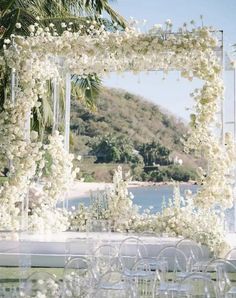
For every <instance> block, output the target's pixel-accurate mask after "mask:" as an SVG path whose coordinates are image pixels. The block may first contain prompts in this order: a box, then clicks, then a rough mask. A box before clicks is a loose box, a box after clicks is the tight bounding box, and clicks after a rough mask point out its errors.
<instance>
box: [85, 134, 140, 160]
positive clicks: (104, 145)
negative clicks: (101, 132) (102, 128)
mask: <svg viewBox="0 0 236 298" xmlns="http://www.w3.org/2000/svg"><path fill="white" fill-rule="evenodd" d="M91 147H92V150H91V152H90V153H91V154H93V155H95V156H96V162H105V163H110V162H117V163H128V162H131V163H139V162H141V161H142V159H141V157H140V156H138V154H137V153H136V152H135V151H134V148H133V146H132V143H131V142H130V141H129V140H128V139H127V138H125V137H124V136H112V135H108V136H103V137H99V138H98V139H97V140H96V141H94V142H92V144H91Z"/></svg>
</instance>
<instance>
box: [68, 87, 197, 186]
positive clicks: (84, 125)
mask: <svg viewBox="0 0 236 298" xmlns="http://www.w3.org/2000/svg"><path fill="white" fill-rule="evenodd" d="M71 130H72V136H73V138H72V139H73V141H72V150H73V151H74V152H75V153H76V154H80V155H82V156H84V158H83V161H82V165H81V168H82V174H83V175H84V176H85V177H86V179H88V180H93V179H95V180H101V179H102V180H109V177H110V175H109V177H107V174H106V175H105V176H104V175H103V174H102V173H100V174H99V175H97V171H98V169H101V168H104V169H105V168H106V167H104V163H105V164H108V163H109V171H111V168H112V166H111V165H112V164H113V165H114V167H115V166H116V165H117V163H122V164H126V166H129V168H130V169H131V170H132V171H133V175H134V178H135V179H138V180H151V181H166V180H171V179H174V180H180V181H183V180H184V181H188V180H189V179H194V177H195V173H194V171H193V169H194V168H195V166H196V161H195V160H194V158H193V156H188V155H186V154H185V153H184V152H183V144H182V141H181V139H183V137H184V135H185V134H186V133H187V127H186V125H185V124H184V123H183V122H182V121H181V120H180V119H177V118H176V117H175V116H173V115H170V114H168V113H167V112H164V111H163V110H162V109H161V108H160V107H159V106H157V105H155V104H153V103H150V102H148V101H146V100H144V99H143V98H141V97H139V96H137V95H134V94H131V93H129V92H126V91H124V90H118V89H108V88H103V90H102V91H101V93H100V94H99V96H98V99H97V110H96V111H95V112H91V111H89V110H88V109H86V108H85V107H84V106H83V105H82V104H81V103H79V102H78V101H76V100H74V101H73V103H72V113H71ZM176 156H177V157H178V158H177V159H176ZM176 160H177V161H178V160H182V161H183V164H182V165H181V164H178V162H177V164H176ZM94 164H96V166H94ZM99 165H100V167H99Z"/></svg>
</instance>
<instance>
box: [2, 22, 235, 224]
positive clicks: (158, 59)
mask: <svg viewBox="0 0 236 298" xmlns="http://www.w3.org/2000/svg"><path fill="white" fill-rule="evenodd" d="M30 29H31V32H32V33H31V36H30V37H27V38H24V37H20V36H16V37H14V39H13V40H12V42H11V44H10V45H7V46H6V49H5V56H4V57H3V58H2V59H1V64H2V65H5V66H6V67H10V68H11V69H12V70H13V74H14V73H16V74H17V77H18V84H17V86H15V90H14V96H9V98H6V101H5V105H4V110H3V111H2V112H1V115H0V138H1V140H2V143H1V147H0V148H1V154H2V155H4V156H5V157H6V158H7V159H8V160H11V161H12V162H11V168H10V175H9V178H8V181H7V182H6V183H5V184H4V185H3V187H2V189H1V192H0V202H1V205H0V216H1V222H0V226H1V228H6V227H14V229H19V227H20V225H21V224H22V223H21V222H20V220H19V218H20V216H19V214H20V212H21V211H20V210H19V207H17V204H16V203H17V202H23V201H24V200H25V197H27V193H28V190H29V187H30V186H31V185H32V184H33V183H34V178H35V176H38V177H42V174H43V169H44V167H45V159H44V156H45V154H49V155H50V156H51V157H52V165H51V167H52V168H53V170H52V171H51V175H50V176H49V177H47V179H45V180H44V185H43V189H42V192H41V194H40V196H39V198H40V199H39V201H38V202H36V204H35V206H34V208H33V209H32V210H31V214H30V216H29V226H30V228H31V229H37V228H38V227H40V226H45V225H48V226H49V229H51V228H52V227H53V226H57V227H58V229H61V230H63V229H65V228H66V225H67V223H66V221H65V220H64V219H63V218H64V217H63V214H62V213H59V211H57V210H56V208H55V205H56V202H57V201H58V199H59V197H60V195H61V194H62V193H63V192H65V191H66V190H67V189H68V188H69V187H70V183H71V182H72V180H73V179H74V177H75V175H76V170H73V165H72V160H73V156H72V155H70V154H69V153H68V152H67V150H66V149H65V146H64V145H63V137H62V136H60V135H59V133H58V132H55V133H54V134H53V135H52V136H50V137H49V141H48V143H47V144H46V145H43V144H42V142H40V141H39V139H38V137H37V134H36V133H35V132H31V134H30V136H29V135H27V133H26V132H25V131H26V126H27V125H26V123H27V122H28V121H29V115H31V112H32V108H33V107H38V105H39V102H38V99H39V97H41V98H43V97H44V96H45V94H46V91H47V88H46V83H47V81H48V80H53V79H55V78H60V77H61V73H60V70H59V68H60V67H58V66H60V63H61V61H63V65H64V66H63V67H64V68H65V69H66V72H67V73H68V74H77V75H81V76H86V75H87V74H90V73H96V74H99V75H104V74H106V73H108V72H111V71H116V72H124V71H126V70H131V71H133V72H135V73H136V72H140V71H144V70H157V69H162V70H163V71H164V72H165V73H167V72H168V71H169V70H171V69H176V70H179V71H180V72H181V76H182V77H185V78H187V79H189V80H191V79H192V78H193V77H196V78H199V79H201V80H202V81H203V82H204V83H203V86H202V88H200V89H198V90H194V91H193V93H192V96H193V98H194V100H195V106H194V109H195V112H194V114H192V116H191V131H190V135H189V138H188V141H187V142H186V144H185V146H186V150H187V151H188V150H195V152H197V153H199V154H201V155H202V156H204V158H205V159H206V160H207V162H208V165H209V166H208V168H209V171H208V173H206V172H205V171H204V170H203V169H199V171H198V172H199V183H200V184H201V185H202V187H201V188H200V190H199V192H198V193H197V195H196V197H195V198H194V200H195V203H196V205H197V206H198V207H199V208H200V209H201V210H204V209H209V208H211V207H212V206H214V205H215V204H218V205H219V206H221V207H222V209H224V208H229V207H231V206H232V202H233V193H232V179H230V177H231V174H232V169H233V161H234V160H235V150H234V144H233V141H232V139H231V137H230V135H229V134H226V135H225V142H224V143H225V144H223V145H222V142H221V140H220V139H219V138H218V137H217V136H216V135H214V127H215V124H216V122H217V112H218V111H219V105H220V102H221V100H222V98H223V90H224V86H223V82H222V78H221V71H222V70H221V65H220V63H219V59H218V58H217V56H216V54H215V51H214V48H215V47H216V46H217V39H216V38H215V36H214V34H213V33H212V32H211V31H210V29H209V28H206V27H201V28H198V29H194V30H193V31H191V32H188V31H182V32H181V33H179V34H171V33H170V32H165V31H163V30H161V29H160V28H158V27H156V28H155V27H154V28H153V29H152V30H150V32H149V33H146V34H142V33H140V32H138V31H136V30H135V29H133V28H127V29H126V30H125V31H124V32H118V31H117V32H107V31H105V30H104V28H102V27H100V28H99V29H97V26H96V24H93V23H91V26H90V29H89V34H88V35H86V36H84V35H81V32H80V31H78V32H72V31H71V30H70V28H69V27H68V28H67V30H65V31H64V33H63V34H62V35H61V36H57V34H56V33H55V31H54V29H53V26H52V27H51V28H46V30H43V29H42V28H40V27H38V26H37V25H36V26H31V28H30ZM68 74H67V78H68ZM67 117H68V115H67ZM67 120H68V119H67ZM25 208H26V209H27V210H28V206H27V204H26V207H25ZM52 214H54V215H53V218H54V219H55V220H54V221H52V219H51V217H52V216H51V215H52ZM56 214H57V215H58V216H56ZM27 215H28V211H27ZM49 219H50V220H49ZM48 221H50V222H51V225H49V224H48Z"/></svg>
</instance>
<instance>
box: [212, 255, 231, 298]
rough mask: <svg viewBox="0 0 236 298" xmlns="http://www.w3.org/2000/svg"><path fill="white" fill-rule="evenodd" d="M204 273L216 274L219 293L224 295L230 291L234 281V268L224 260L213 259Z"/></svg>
mask: <svg viewBox="0 0 236 298" xmlns="http://www.w3.org/2000/svg"><path fill="white" fill-rule="evenodd" d="M206 272H209V273H212V272H215V273H216V281H217V287H218V290H219V292H220V293H223V294H225V293H226V292H227V291H228V290H230V288H231V286H232V285H233V284H232V283H234V281H235V279H234V275H235V274H236V266H235V265H234V264H233V263H232V262H230V261H229V260H226V259H215V260H212V261H211V262H209V263H208V266H207V267H206Z"/></svg>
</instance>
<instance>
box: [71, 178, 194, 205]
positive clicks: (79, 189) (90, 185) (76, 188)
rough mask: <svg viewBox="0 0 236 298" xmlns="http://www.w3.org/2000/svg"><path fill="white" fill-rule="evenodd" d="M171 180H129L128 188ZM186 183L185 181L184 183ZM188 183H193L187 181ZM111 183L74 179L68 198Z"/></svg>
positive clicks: (169, 183)
mask: <svg viewBox="0 0 236 298" xmlns="http://www.w3.org/2000/svg"><path fill="white" fill-rule="evenodd" d="M172 184H173V182H158V183H157V182H156V183H154V182H141V181H131V182H130V183H129V188H132V187H140V186H142V187H148V186H161V185H172ZM181 184H185V182H181ZM186 184H187V183H186ZM188 184H193V183H191V182H190V183H188ZM111 185H112V183H105V182H81V181H76V182H74V185H73V187H72V188H71V190H70V191H69V193H68V197H67V198H68V199H69V200H73V199H76V198H80V197H85V196H89V193H90V192H91V191H96V190H103V189H105V188H106V187H109V186H111Z"/></svg>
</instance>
